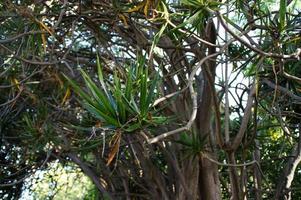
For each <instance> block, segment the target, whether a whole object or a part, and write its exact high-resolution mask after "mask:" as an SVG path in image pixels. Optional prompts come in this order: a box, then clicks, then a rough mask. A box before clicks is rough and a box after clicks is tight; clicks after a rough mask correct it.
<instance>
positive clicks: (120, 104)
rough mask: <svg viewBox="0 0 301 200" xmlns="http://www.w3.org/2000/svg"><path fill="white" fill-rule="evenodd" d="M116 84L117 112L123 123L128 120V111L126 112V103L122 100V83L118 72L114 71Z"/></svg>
mask: <svg viewBox="0 0 301 200" xmlns="http://www.w3.org/2000/svg"><path fill="white" fill-rule="evenodd" d="M114 86H115V91H114V95H115V100H116V103H117V111H118V112H117V114H118V116H119V117H120V120H121V122H122V123H123V122H125V120H126V113H125V107H124V103H123V101H122V91H121V84H120V80H119V78H118V76H117V73H116V72H115V73H114Z"/></svg>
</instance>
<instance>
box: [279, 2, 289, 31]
mask: <svg viewBox="0 0 301 200" xmlns="http://www.w3.org/2000/svg"><path fill="white" fill-rule="evenodd" d="M286 1H287V0H280V9H279V15H280V16H279V21H280V22H279V23H280V31H283V30H284V27H285V23H286V22H285V15H286V6H287V3H286Z"/></svg>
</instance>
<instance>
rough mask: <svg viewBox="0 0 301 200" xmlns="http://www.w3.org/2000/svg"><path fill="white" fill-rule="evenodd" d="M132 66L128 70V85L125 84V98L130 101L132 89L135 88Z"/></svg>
mask: <svg viewBox="0 0 301 200" xmlns="http://www.w3.org/2000/svg"><path fill="white" fill-rule="evenodd" d="M132 73H133V70H132V68H131V69H130V70H129V71H128V74H127V80H126V86H125V98H126V99H127V100H129V101H130V99H131V95H132V90H133V80H132Z"/></svg>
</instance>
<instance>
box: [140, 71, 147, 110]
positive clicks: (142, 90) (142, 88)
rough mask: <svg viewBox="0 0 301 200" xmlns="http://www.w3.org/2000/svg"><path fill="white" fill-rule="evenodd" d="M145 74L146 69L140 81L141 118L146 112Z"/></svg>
mask: <svg viewBox="0 0 301 200" xmlns="http://www.w3.org/2000/svg"><path fill="white" fill-rule="evenodd" d="M147 73H148V72H147V69H146V70H144V73H143V74H142V76H141V79H140V112H141V115H142V116H145V114H146V112H147V105H146V103H147V77H148V76H147Z"/></svg>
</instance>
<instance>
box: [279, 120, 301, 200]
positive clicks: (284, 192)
mask: <svg viewBox="0 0 301 200" xmlns="http://www.w3.org/2000/svg"><path fill="white" fill-rule="evenodd" d="M300 131H301V124H299V140H298V143H297V144H296V145H295V147H294V150H293V152H292V156H291V157H290V158H289V160H288V162H287V164H286V167H285V169H284V172H283V175H282V177H281V178H280V180H279V181H278V185H277V189H276V194H275V200H282V199H285V200H290V199H292V197H291V190H290V187H291V184H292V182H293V179H294V174H295V171H296V168H297V166H298V164H299V163H300V162H301V136H300Z"/></svg>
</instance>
